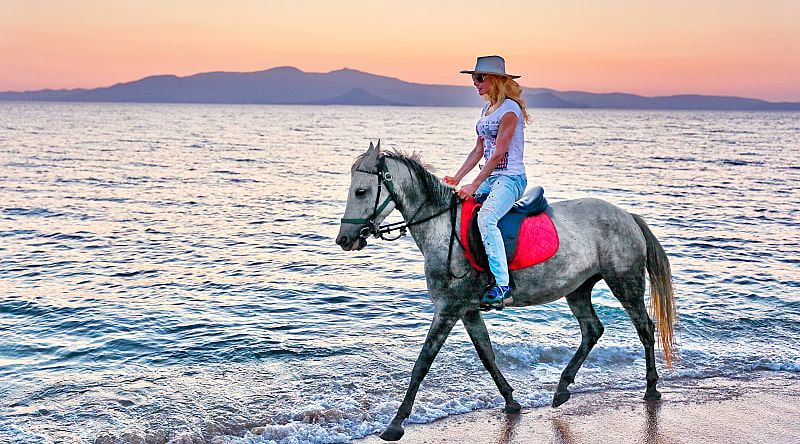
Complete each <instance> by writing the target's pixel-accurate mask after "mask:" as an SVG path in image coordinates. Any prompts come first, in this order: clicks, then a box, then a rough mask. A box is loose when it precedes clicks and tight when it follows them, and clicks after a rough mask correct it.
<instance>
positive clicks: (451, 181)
mask: <svg viewBox="0 0 800 444" xmlns="http://www.w3.org/2000/svg"><path fill="white" fill-rule="evenodd" d="M481 157H483V139H482V138H481V136H478V139H477V140H476V141H475V148H473V149H472V151H470V153H469V155H468V156H467V160H465V161H464V165H462V166H461V168H460V169H459V170H458V172H457V173H456V174H455V176H444V179H443V180H444V183H446V184H448V185H452V186H456V185H458V183H459V182H461V179H463V178H464V176H466V175H467V173H469V172H470V171H472V169H473V168H475V165H477V164H478V162H480V160H481Z"/></svg>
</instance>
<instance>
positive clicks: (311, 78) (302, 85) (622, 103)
mask: <svg viewBox="0 0 800 444" xmlns="http://www.w3.org/2000/svg"><path fill="white" fill-rule="evenodd" d="M0 100H5V101H11V100H19V101H64V102H144V103H228V104H295V105H361V106H364V105H376V106H377V105H379V106H480V105H481V104H482V101H483V99H481V98H480V97H479V96H478V95H477V94H475V89H474V88H473V87H471V86H451V85H427V84H420V83H412V82H406V81H404V80H400V79H397V78H393V77H387V76H381V75H376V74H370V73H367V72H363V71H358V70H354V69H348V68H343V69H340V70H336V71H331V72H327V73H314V72H305V71H301V70H300V69H297V68H295V67H291V66H282V67H277V68H271V69H267V70H263V71H255V72H245V73H243V72H207V73H199V74H194V75H190V76H186V77H178V76H175V75H155V76H149V77H145V78H142V79H139V80H135V81H131V82H123V83H117V84H115V85H112V86H108V87H103V88H93V89H83V88H81V89H61V90H52V89H43V90H37V91H24V92H14V91H8V92H0ZM525 100H526V102H527V103H528V106H529V107H531V108H588V109H609V108H617V109H642V110H646V109H653V110H655V109H671V110H679V109H689V110H730V111H733V110H742V111H800V102H779V103H776V102H767V101H765V100H760V99H749V98H742V97H732V96H707V95H673V96H661V97H644V96H639V95H635V94H625V93H591V92H583V91H556V90H552V89H548V88H526V89H525Z"/></svg>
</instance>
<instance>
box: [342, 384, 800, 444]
mask: <svg viewBox="0 0 800 444" xmlns="http://www.w3.org/2000/svg"><path fill="white" fill-rule="evenodd" d="M660 390H661V393H662V395H663V398H662V400H661V401H657V402H645V401H643V400H642V399H641V396H642V394H641V393H639V390H614V391H605V392H583V393H581V392H578V393H573V395H572V398H571V399H570V400H569V401H568V402H567V403H566V404H564V405H563V406H561V407H560V408H557V409H553V408H550V407H538V408H527V409H523V410H522V412H521V413H520V414H518V415H505V414H503V413H502V412H500V411H499V409H498V410H484V411H475V412H472V413H467V414H464V415H457V416H451V417H448V418H444V419H442V420H439V421H435V422H433V423H431V424H411V425H408V426H407V427H406V434H405V436H404V437H403V439H402V440H401V441H400V442H403V443H424V444H438V443H455V442H460V443H487V444H488V443H492V444H494V443H496V444H506V443H508V444H511V443H520V444H521V443H563V444H567V443H576V444H577V443H665V444H666V443H799V442H800V428H798V425H800V376H798V375H797V374H792V373H773V372H769V373H766V372H765V373H759V374H755V375H752V377H751V378H750V379H728V378H708V379H679V380H672V381H666V382H665V383H664V384H662V385H661V387H660ZM355 442H358V443H364V444H375V443H378V442H383V441H381V440H380V438H378V437H377V436H369V437H367V438H365V439H363V440H359V441H355Z"/></svg>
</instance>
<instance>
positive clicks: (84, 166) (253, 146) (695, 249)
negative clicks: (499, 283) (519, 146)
mask: <svg viewBox="0 0 800 444" xmlns="http://www.w3.org/2000/svg"><path fill="white" fill-rule="evenodd" d="M477 113H478V110H475V109H466V108H407V107H401V108H390V107H338V106H324V107H314V106H228V105H166V104H154V105H151V104H60V103H0V286H1V287H2V288H1V289H2V297H0V442H2V443H6V442H8V443H11V442H14V443H16V442H25V443H61V442H65V443H73V442H75V443H93V442H97V443H113V442H125V443H137V442H142V441H146V442H148V443H151V442H152V443H159V442H170V441H171V442H181V443H183V442H195V443H305V442H308V443H335V442H348V441H349V440H352V439H355V438H359V437H363V436H365V435H368V434H371V433H374V432H376V431H379V430H381V429H382V428H383V426H384V425H385V424H387V423H388V421H389V420H390V419H391V417H392V415H393V414H394V413H395V411H396V408H397V407H398V405H399V402H400V400H401V399H402V396H403V394H404V392H405V389H406V387H407V384H408V381H409V377H410V373H411V368H412V366H413V363H414V360H415V359H416V356H417V354H418V352H419V350H420V348H421V347H422V344H423V341H424V337H425V333H426V331H427V327H428V325H429V322H430V319H431V316H432V306H431V304H430V301H429V300H428V297H427V294H426V288H425V281H424V276H423V270H422V256H421V254H420V253H419V252H418V251H417V250H416V247H415V246H414V243H413V241H412V240H411V239H410V238H408V237H406V238H403V239H401V240H399V241H397V242H391V243H390V242H380V241H371V242H370V244H369V246H368V247H367V248H366V249H364V250H362V251H359V252H344V251H342V250H341V249H340V248H339V247H338V246H337V245H335V243H334V237H335V236H336V233H337V231H338V226H339V218H340V217H341V216H342V213H343V211H344V206H345V198H346V193H347V188H348V185H349V167H350V165H351V163H352V161H353V159H354V157H355V156H356V155H358V154H360V153H361V152H363V151H364V150H365V149H366V148H367V146H368V144H369V141H370V140H372V141H375V140H377V139H378V138H381V140H382V141H381V145H382V146H383V147H385V148H396V149H403V150H406V151H418V152H420V153H421V155H422V158H423V160H425V161H426V162H427V163H429V164H431V165H432V166H434V167H436V168H437V170H436V171H437V174H438V175H439V176H443V175H445V174H449V173H452V172H454V171H455V170H456V169H457V168H458V167H459V166H460V165H461V162H462V161H463V159H464V157H465V156H466V154H467V152H468V151H469V149H470V148H471V147H472V146H473V143H474V132H473V129H472V128H473V125H474V120H475V118H476V114H477ZM532 118H533V122H532V124H531V125H529V127H528V128H527V129H526V166H527V170H528V177H529V184H531V185H534V184H538V185H542V186H544V188H545V190H546V194H547V196H548V198H549V199H550V200H551V201H558V200H563V199H570V198H577V197H586V196H593V197H598V198H602V199H605V200H608V201H610V202H612V203H615V204H617V205H619V206H621V207H623V208H626V209H629V210H631V211H633V212H636V213H638V214H640V215H642V216H643V217H644V218H645V220H647V221H648V223H649V224H650V226H651V228H652V229H653V231H654V232H655V234H656V236H658V238H659V239H660V241H661V243H662V244H663V245H664V248H665V249H666V251H667V253H668V255H669V257H670V260H671V262H672V270H673V275H674V281H675V288H676V296H677V303H678V307H679V313H680V320H679V324H678V327H677V340H678V346H679V353H680V355H679V356H680V360H679V361H678V362H677V364H676V366H675V368H674V370H672V371H667V370H666V368H665V365H664V362H663V360H661V359H659V360H658V366H659V370H660V372H661V376H662V378H664V379H673V380H674V379H678V378H705V377H730V378H746V377H747V376H748V374H750V373H752V372H754V371H760V372H763V371H776V372H800V327H798V326H800V205H798V203H800V114H797V113H746V112H737V113H731V112H646V111H583V110H581V111H574V110H532ZM391 220H397V216H393V217H392V219H391ZM593 300H594V304H595V307H596V310H597V312H598V316H599V317H600V319H601V321H602V322H603V324H604V325H605V327H606V333H605V335H604V336H603V338H602V339H601V340H600V341H599V343H598V344H597V346H596V347H595V349H594V350H593V351H592V353H591V354H590V356H589V358H588V359H587V361H586V363H585V364H584V367H583V368H582V369H581V371H580V372H579V373H578V376H577V379H576V382H575V385H574V386H573V387H574V391H573V392H574V393H580V392H589V391H603V390H608V389H614V388H637V387H638V388H641V389H642V393H643V390H644V389H643V387H644V384H645V382H644V373H645V368H644V358H643V350H642V347H641V344H640V343H639V341H638V338H637V336H636V332H635V330H634V328H633V325H632V324H631V322H630V321H629V319H628V318H627V316H626V315H625V313H624V311H623V309H622V307H621V306H620V305H619V303H618V302H617V301H616V299H614V298H613V297H612V296H611V295H610V293H609V291H608V289H607V288H606V287H604V286H603V285H602V283H601V284H598V286H597V287H596V288H595V292H594V298H593ZM485 319H486V322H487V325H488V327H489V330H490V334H491V336H492V340H493V343H494V346H495V350H496V352H497V360H498V363H499V366H500V368H501V369H502V370H503V372H504V374H505V376H506V377H507V379H508V380H509V382H510V383H511V384H512V386H513V387H514V388H515V395H516V396H517V398H518V400H519V401H520V402H521V403H522V404H523V405H524V406H526V407H533V406H542V405H547V404H548V403H549V402H550V399H551V397H552V394H553V390H554V387H555V384H556V383H557V381H558V376H559V374H560V372H561V370H562V369H563V367H564V366H565V365H566V363H567V362H568V360H569V358H570V357H571V355H572V353H573V351H574V349H575V348H576V347H577V345H578V344H579V343H580V332H579V329H578V325H577V322H576V321H575V319H574V318H573V317H572V315H571V314H570V311H569V309H568V307H567V305H566V303H565V301H564V300H563V299H562V300H560V301H557V302H554V303H551V304H547V305H543V306H538V307H531V308H521V309H508V310H505V311H503V312H494V313H490V314H487V315H486V317H485ZM501 405H502V398H501V397H500V396H499V395H498V393H497V390H496V388H495V387H494V384H493V382H492V381H491V378H490V377H489V375H488V374H487V373H486V372H485V371H484V369H483V367H482V365H481V364H480V362H479V361H478V359H477V356H476V354H475V352H474V349H473V348H472V346H471V343H470V342H469V340H468V338H467V335H466V334H465V332H464V331H463V328H461V327H460V324H459V325H457V326H456V328H455V329H454V332H453V334H452V335H451V337H450V338H449V339H448V341H447V343H446V344H445V346H444V349H443V350H442V353H441V354H440V355H439V357H438V358H437V360H436V362H435V363H434V365H433V368H432V369H431V373H430V374H429V375H428V377H427V378H426V380H425V381H424V383H423V384H422V388H421V390H420V392H419V395H418V397H417V402H416V405H415V408H414V411H413V413H412V416H411V418H410V419H409V422H429V421H432V420H434V419H436V418H441V417H444V416H448V415H454V414H458V413H462V412H467V411H470V410H474V409H483V408H497V407H499V406H501Z"/></svg>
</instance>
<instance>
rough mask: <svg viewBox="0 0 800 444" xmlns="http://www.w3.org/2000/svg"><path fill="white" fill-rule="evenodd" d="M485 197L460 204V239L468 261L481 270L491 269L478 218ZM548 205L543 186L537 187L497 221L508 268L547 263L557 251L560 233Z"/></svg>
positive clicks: (514, 268) (515, 268)
mask: <svg viewBox="0 0 800 444" xmlns="http://www.w3.org/2000/svg"><path fill="white" fill-rule="evenodd" d="M485 199H486V197H485V196H478V197H477V198H476V199H467V200H465V201H464V202H463V203H462V204H461V226H460V227H459V228H460V229H459V232H460V236H459V242H460V243H461V246H462V247H463V248H464V255H465V256H466V257H467V260H468V261H469V263H470V264H471V265H472V266H473V267H475V269H476V270H478V271H487V270H488V269H489V260H488V258H487V256H486V249H485V248H484V246H483V241H482V240H481V233H480V230H479V229H478V218H477V217H476V215H477V213H478V211H479V210H480V207H481V203H482V202H483V201H484V200H485ZM548 208H549V206H548V204H547V199H545V197H544V189H543V188H542V187H534V188H531V189H530V190H528V191H527V192H525V194H524V195H523V196H522V198H521V199H519V200H518V201H517V202H515V203H514V206H513V207H511V210H509V212H508V213H506V215H505V216H503V217H502V218H501V219H500V221H499V222H498V224H497V226H498V227H499V228H500V233H501V234H502V235H503V244H504V246H505V250H506V259H507V260H508V269H509V270H519V269H521V268H525V267H530V266H532V265H536V264H538V263H540V262H544V261H546V260H547V259H550V258H551V257H552V256H553V255H554V254H556V251H558V233H557V232H556V228H555V225H553V221H552V220H551V219H550V215H549V214H548V212H547V210H548Z"/></svg>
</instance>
